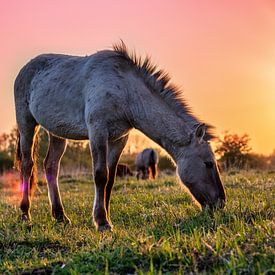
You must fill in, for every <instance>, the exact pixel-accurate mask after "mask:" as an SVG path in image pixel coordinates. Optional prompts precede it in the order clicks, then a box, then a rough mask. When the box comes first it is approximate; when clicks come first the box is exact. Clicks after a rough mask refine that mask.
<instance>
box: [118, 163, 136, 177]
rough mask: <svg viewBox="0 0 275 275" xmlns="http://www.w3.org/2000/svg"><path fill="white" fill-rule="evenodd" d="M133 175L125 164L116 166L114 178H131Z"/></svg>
mask: <svg viewBox="0 0 275 275" xmlns="http://www.w3.org/2000/svg"><path fill="white" fill-rule="evenodd" d="M133 175H134V173H133V172H132V171H131V169H130V167H129V166H128V165H127V164H125V163H119V164H118V165H117V169H116V176H117V177H121V178H124V177H127V176H133Z"/></svg>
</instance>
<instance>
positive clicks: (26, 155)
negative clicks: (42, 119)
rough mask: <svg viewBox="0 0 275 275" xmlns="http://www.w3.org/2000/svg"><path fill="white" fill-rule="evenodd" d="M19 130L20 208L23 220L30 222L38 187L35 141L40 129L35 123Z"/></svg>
mask: <svg viewBox="0 0 275 275" xmlns="http://www.w3.org/2000/svg"><path fill="white" fill-rule="evenodd" d="M18 128H19V140H18V142H19V143H18V148H17V151H18V152H17V155H18V156H17V157H18V161H19V166H20V167H19V169H20V177H21V182H22V183H21V187H22V201H21V204H20V208H21V210H22V219H23V220H24V221H28V220H29V221H30V220H31V215H30V208H31V199H32V195H33V194H34V190H35V187H36V186H35V185H36V166H35V151H36V150H35V149H36V148H35V147H36V144H35V139H36V135H37V132H38V127H37V124H36V123H35V122H33V123H29V124H28V125H25V126H24V127H20V125H18Z"/></svg>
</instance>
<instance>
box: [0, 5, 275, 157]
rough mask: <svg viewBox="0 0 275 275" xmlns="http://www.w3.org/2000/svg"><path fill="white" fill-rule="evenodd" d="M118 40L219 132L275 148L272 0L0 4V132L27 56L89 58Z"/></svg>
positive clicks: (11, 121) (6, 126) (9, 121)
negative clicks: (165, 75)
mask: <svg viewBox="0 0 275 275" xmlns="http://www.w3.org/2000/svg"><path fill="white" fill-rule="evenodd" d="M119 39H123V40H124V42H125V43H126V44H127V45H128V47H129V48H130V49H135V50H136V52H137V53H139V54H141V55H145V54H149V55H150V56H151V57H152V59H153V61H154V62H155V63H157V64H158V65H159V67H161V68H164V69H165V70H166V71H168V72H169V73H170V75H171V76H172V81H173V82H174V83H175V84H177V85H179V86H180V87H182V89H183V91H184V93H185V97H186V99H187V100H188V102H189V103H190V105H191V106H192V107H193V110H194V113H195V114H198V116H199V117H201V118H202V119H203V120H205V121H207V122H209V123H211V124H213V125H215V126H216V131H217V133H222V132H223V131H225V130H230V131H231V132H234V133H238V134H243V133H248V134H249V135H250V137H251V145H252V147H253V151H255V152H258V153H264V154H270V153H271V152H272V151H273V149H275V1H274V0H243V1H239V0H238V1H237V0H231V1H226V0H192V1H191V0H190V1H185V0H169V1H168V0H167V1H160V0H151V1H149V0H137V1H136V0H132V1H131V0H128V1H127V0H116V1H111V0H110V1H104V0H98V1H93V0H75V1H73V0H47V1H37V0H17V1H16V0H8V1H4V0H3V1H0V41H1V42H0V45H1V51H0V92H1V98H0V133H2V132H8V131H9V130H10V129H11V128H12V127H13V126H14V125H15V114H14V103H13V82H14V79H15V77H16V75H17V73H18V71H19V69H20V68H21V67H22V66H23V65H24V64H25V63H26V62H27V61H29V60H30V59H31V58H32V57H34V56H35V55H38V54H40V53H49V52H58V53H67V54H77V55H86V54H92V53H94V52H95V51H97V50H100V49H106V48H110V46H111V45H112V44H113V43H115V42H117V41H119Z"/></svg>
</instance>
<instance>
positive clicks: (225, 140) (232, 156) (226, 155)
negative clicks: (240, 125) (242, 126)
mask: <svg viewBox="0 0 275 275" xmlns="http://www.w3.org/2000/svg"><path fill="white" fill-rule="evenodd" d="M249 141H250V138H249V136H248V135H247V134H244V135H242V136H239V135H237V134H231V133H229V132H226V133H225V134H224V136H223V137H222V138H219V140H218V145H217V149H216V151H215V152H216V153H217V154H218V155H219V156H220V161H221V163H222V166H223V168H225V169H229V168H240V169H242V168H245V166H246V164H247V161H248V159H249V152H250V151H251V147H250V146H249Z"/></svg>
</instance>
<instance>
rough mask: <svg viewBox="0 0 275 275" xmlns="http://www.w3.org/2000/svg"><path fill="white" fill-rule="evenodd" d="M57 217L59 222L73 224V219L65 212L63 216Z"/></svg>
mask: <svg viewBox="0 0 275 275" xmlns="http://www.w3.org/2000/svg"><path fill="white" fill-rule="evenodd" d="M55 219H56V221H57V222H58V223H64V224H67V225H71V224H72V222H71V220H70V219H69V218H68V217H67V216H66V215H65V214H63V215H62V216H58V217H56V218H55Z"/></svg>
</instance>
